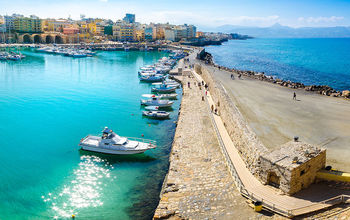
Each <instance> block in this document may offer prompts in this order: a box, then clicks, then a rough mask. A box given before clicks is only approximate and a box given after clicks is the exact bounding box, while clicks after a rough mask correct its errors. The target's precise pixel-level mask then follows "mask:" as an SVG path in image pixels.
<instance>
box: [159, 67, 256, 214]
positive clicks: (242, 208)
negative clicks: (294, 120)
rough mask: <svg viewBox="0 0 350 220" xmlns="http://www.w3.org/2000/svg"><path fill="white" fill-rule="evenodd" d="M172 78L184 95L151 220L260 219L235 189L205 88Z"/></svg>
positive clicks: (181, 78) (180, 77)
mask: <svg viewBox="0 0 350 220" xmlns="http://www.w3.org/2000/svg"><path fill="white" fill-rule="evenodd" d="M179 67H180V68H183V67H184V63H183V61H180V62H179ZM184 69H186V68H184ZM183 72H186V70H184V71H183ZM175 78H176V79H177V80H179V81H181V82H182V84H183V93H184V94H183V97H182V102H181V109H180V112H181V113H180V115H179V119H178V125H177V128H176V133H175V137H174V143H173V147H172V151H171V153H170V167H169V173H168V175H167V177H166V179H165V181H164V185H163V190H162V195H161V200H160V203H159V205H158V207H157V210H156V212H155V214H154V219H164V218H174V219H206V218H208V219H213V218H218V219H248V218H249V217H252V216H258V214H257V213H254V212H253V211H252V209H251V208H249V207H248V206H247V205H246V202H245V199H244V198H243V197H242V196H241V195H240V194H239V192H238V191H237V190H236V189H235V186H234V181H233V179H232V178H231V176H230V173H229V171H228V169H227V167H226V164H225V159H224V157H223V155H222V153H221V151H220V147H219V142H218V140H217V137H216V135H215V131H214V127H213V125H212V123H211V119H210V115H209V111H208V108H207V106H206V105H205V104H204V101H202V96H203V94H204V86H201V90H200V89H199V87H198V84H197V83H196V85H195V84H194V83H195V82H196V80H195V79H194V78H193V77H191V78H189V77H188V76H176V77H175ZM188 83H190V88H189V87H188Z"/></svg>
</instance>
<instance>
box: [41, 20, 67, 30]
mask: <svg viewBox="0 0 350 220" xmlns="http://www.w3.org/2000/svg"><path fill="white" fill-rule="evenodd" d="M72 24H73V21H71V20H68V19H50V18H49V19H42V26H43V31H45V32H61V33H62V32H63V28H66V27H71V26H72Z"/></svg>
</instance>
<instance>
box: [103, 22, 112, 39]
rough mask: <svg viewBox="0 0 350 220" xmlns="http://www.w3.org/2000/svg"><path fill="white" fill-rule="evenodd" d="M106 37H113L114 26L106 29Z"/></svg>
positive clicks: (108, 26)
mask: <svg viewBox="0 0 350 220" xmlns="http://www.w3.org/2000/svg"><path fill="white" fill-rule="evenodd" d="M103 33H104V34H105V35H110V36H111V35H113V26H112V25H107V26H105V27H104V32H103Z"/></svg>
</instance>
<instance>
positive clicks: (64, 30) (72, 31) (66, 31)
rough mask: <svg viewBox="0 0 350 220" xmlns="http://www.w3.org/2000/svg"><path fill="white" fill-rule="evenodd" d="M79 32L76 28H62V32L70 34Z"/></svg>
mask: <svg viewBox="0 0 350 220" xmlns="http://www.w3.org/2000/svg"><path fill="white" fill-rule="evenodd" d="M77 33H79V29H78V28H63V34H67V35H71V34H77Z"/></svg>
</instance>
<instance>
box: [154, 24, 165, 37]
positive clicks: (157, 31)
mask: <svg viewBox="0 0 350 220" xmlns="http://www.w3.org/2000/svg"><path fill="white" fill-rule="evenodd" d="M155 35H156V36H155V39H157V40H164V38H165V31H164V28H163V27H161V26H160V25H157V26H156V28H155Z"/></svg>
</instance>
